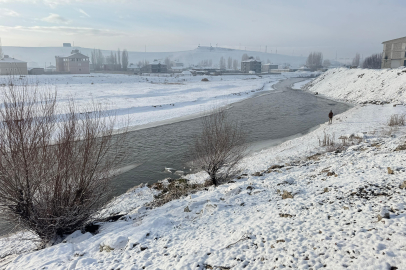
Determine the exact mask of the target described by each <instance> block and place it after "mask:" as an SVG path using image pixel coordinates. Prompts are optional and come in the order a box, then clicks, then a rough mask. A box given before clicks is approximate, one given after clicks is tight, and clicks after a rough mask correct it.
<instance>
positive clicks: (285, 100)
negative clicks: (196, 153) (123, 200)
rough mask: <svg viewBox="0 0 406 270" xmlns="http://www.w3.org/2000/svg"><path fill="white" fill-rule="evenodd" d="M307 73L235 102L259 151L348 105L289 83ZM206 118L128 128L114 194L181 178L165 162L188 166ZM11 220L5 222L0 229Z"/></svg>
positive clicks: (234, 114) (232, 110) (234, 113)
mask: <svg viewBox="0 0 406 270" xmlns="http://www.w3.org/2000/svg"><path fill="white" fill-rule="evenodd" d="M302 80H303V78H292V79H287V80H284V81H282V82H279V83H278V84H276V85H274V86H271V85H265V88H264V90H268V91H263V92H260V93H259V94H258V95H257V96H255V97H253V98H250V99H246V100H243V101H241V102H238V103H234V104H232V105H231V106H230V107H229V108H228V113H229V116H230V117H231V118H232V119H233V120H237V121H239V123H240V124H241V127H242V128H243V129H244V130H245V131H246V133H247V134H248V138H247V141H248V143H249V144H250V147H249V149H250V151H260V150H262V149H264V148H268V147H271V146H274V145H277V144H279V143H282V142H283V141H285V140H288V139H291V138H292V137H294V136H300V135H303V134H305V133H307V132H309V131H310V130H311V129H313V128H315V127H316V126H317V125H319V124H321V123H324V122H327V121H328V113H329V111H330V110H333V112H334V114H339V113H342V112H344V111H346V110H348V109H349V108H350V106H349V105H347V104H344V103H339V102H335V101H331V100H328V99H325V98H323V97H319V96H315V95H312V94H309V93H305V92H303V91H301V90H293V89H291V88H290V86H291V85H292V84H293V83H295V82H299V81H302ZM200 125H201V119H199V118H196V119H191V120H186V121H182V122H176V123H172V124H166V125H161V126H157V127H152V128H146V129H139V130H135V131H131V132H129V134H128V136H127V142H126V148H127V150H128V153H129V154H128V156H127V157H126V159H125V160H124V161H123V164H122V165H123V171H125V172H123V173H121V174H120V175H118V176H116V177H115V178H114V179H113V183H112V184H113V190H114V191H113V195H114V196H118V195H120V194H122V193H124V192H126V191H127V190H128V189H130V188H132V187H134V186H136V185H139V184H140V183H155V182H157V181H158V180H161V179H164V178H166V177H172V178H175V177H176V178H177V177H179V175H175V174H173V173H172V172H168V171H167V170H165V168H173V169H176V170H182V171H185V172H186V173H187V172H189V168H188V167H187V164H188V162H189V161H191V160H190V156H189V155H188V149H189V148H190V145H191V144H192V141H193V136H194V135H195V134H197V133H198V132H199V128H200ZM9 229H10V225H7V224H4V223H3V224H2V222H0V235H3V234H5V233H6V232H7V231H8V230H9Z"/></svg>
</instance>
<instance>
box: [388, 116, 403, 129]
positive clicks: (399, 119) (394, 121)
mask: <svg viewBox="0 0 406 270" xmlns="http://www.w3.org/2000/svg"><path fill="white" fill-rule="evenodd" d="M404 125H405V115H404V114H392V115H391V117H390V118H389V120H388V126H390V127H393V126H404Z"/></svg>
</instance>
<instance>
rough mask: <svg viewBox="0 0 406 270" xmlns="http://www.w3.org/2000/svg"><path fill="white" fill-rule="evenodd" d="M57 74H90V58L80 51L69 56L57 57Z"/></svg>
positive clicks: (75, 51) (74, 51)
mask: <svg viewBox="0 0 406 270" xmlns="http://www.w3.org/2000/svg"><path fill="white" fill-rule="evenodd" d="M55 61H56V72H58V73H70V74H90V66H89V57H87V56H86V55H83V54H81V53H80V52H79V50H73V51H72V53H71V55H69V56H55Z"/></svg>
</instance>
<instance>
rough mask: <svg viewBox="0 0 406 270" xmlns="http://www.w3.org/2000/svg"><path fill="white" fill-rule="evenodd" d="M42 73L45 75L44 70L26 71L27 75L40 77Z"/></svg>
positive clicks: (31, 69) (33, 69)
mask: <svg viewBox="0 0 406 270" xmlns="http://www.w3.org/2000/svg"><path fill="white" fill-rule="evenodd" d="M44 73H45V71H44V68H30V69H29V70H28V74H30V75H42V74H44Z"/></svg>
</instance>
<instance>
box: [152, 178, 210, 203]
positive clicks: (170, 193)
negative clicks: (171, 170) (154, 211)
mask: <svg viewBox="0 0 406 270" xmlns="http://www.w3.org/2000/svg"><path fill="white" fill-rule="evenodd" d="M168 181H169V185H164V184H163V183H155V184H153V185H152V188H154V189H156V190H160V191H161V193H160V194H158V195H155V198H154V200H153V201H152V202H150V203H148V204H147V206H148V207H159V206H162V205H164V204H166V203H168V202H170V201H173V200H176V199H179V198H181V197H184V196H187V195H189V194H194V193H196V192H198V191H200V190H203V189H204V188H205V187H207V186H210V185H211V182H210V181H209V182H206V183H205V184H195V183H193V184H191V183H189V181H188V180H186V179H176V180H174V179H169V180H168Z"/></svg>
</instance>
